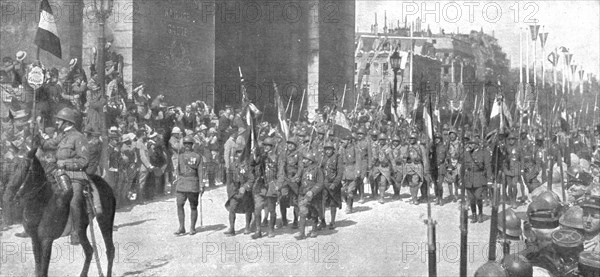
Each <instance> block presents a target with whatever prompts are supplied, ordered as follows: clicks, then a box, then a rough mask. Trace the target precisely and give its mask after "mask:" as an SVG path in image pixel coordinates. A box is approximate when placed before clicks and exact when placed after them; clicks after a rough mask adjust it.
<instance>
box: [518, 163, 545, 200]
mask: <svg viewBox="0 0 600 277" xmlns="http://www.w3.org/2000/svg"><path fill="white" fill-rule="evenodd" d="M523 160H524V164H523V167H522V168H523V173H522V176H523V180H524V182H525V185H526V186H527V189H528V191H529V193H531V192H533V191H534V190H535V189H536V188H538V187H539V186H541V185H542V183H541V182H540V180H539V175H540V172H541V170H542V168H541V166H540V165H539V164H537V163H535V161H534V158H533V157H531V156H526V157H524V158H523Z"/></svg>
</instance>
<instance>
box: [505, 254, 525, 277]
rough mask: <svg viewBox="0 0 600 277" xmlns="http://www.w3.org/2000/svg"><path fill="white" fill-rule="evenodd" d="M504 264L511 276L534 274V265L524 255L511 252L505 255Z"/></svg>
mask: <svg viewBox="0 0 600 277" xmlns="http://www.w3.org/2000/svg"><path fill="white" fill-rule="evenodd" d="M502 266H503V267H504V269H506V271H507V272H508V275H509V276H533V267H532V266H531V263H530V262H529V260H527V258H525V257H524V256H523V255H519V254H511V255H508V256H506V257H504V259H502Z"/></svg>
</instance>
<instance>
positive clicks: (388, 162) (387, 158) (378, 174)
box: [371, 133, 392, 204]
mask: <svg viewBox="0 0 600 277" xmlns="http://www.w3.org/2000/svg"><path fill="white" fill-rule="evenodd" d="M378 140H379V145H377V146H376V148H374V149H373V157H374V163H373V170H372V171H371V174H372V175H373V182H375V183H376V184H378V186H379V203H380V204H383V202H384V201H383V198H384V197H385V191H386V190H387V188H388V185H389V184H390V182H391V181H392V168H391V167H392V157H391V153H392V150H391V148H390V147H389V146H388V145H387V144H386V143H387V136H386V135H385V134H384V133H381V134H379V136H378Z"/></svg>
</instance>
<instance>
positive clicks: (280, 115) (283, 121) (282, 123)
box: [273, 82, 291, 140]
mask: <svg viewBox="0 0 600 277" xmlns="http://www.w3.org/2000/svg"><path fill="white" fill-rule="evenodd" d="M273 87H274V88H275V103H276V104H277V119H278V120H279V127H280V128H281V133H282V134H283V137H284V138H285V139H286V140H287V139H288V137H289V134H290V128H289V126H288V123H287V116H286V114H285V108H284V107H283V101H282V100H281V95H279V90H278V89H277V84H275V82H273ZM290 99H291V97H290Z"/></svg>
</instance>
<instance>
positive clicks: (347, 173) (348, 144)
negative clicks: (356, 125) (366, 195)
mask: <svg viewBox="0 0 600 277" xmlns="http://www.w3.org/2000/svg"><path fill="white" fill-rule="evenodd" d="M360 150H361V149H360V146H359V145H358V144H353V143H352V135H350V134H348V135H345V136H343V137H342V141H341V145H340V150H339V151H340V154H339V155H340V157H341V160H342V164H343V167H344V173H343V176H342V194H343V196H344V197H345V198H346V214H350V213H352V206H353V204H354V197H355V194H356V190H357V189H356V187H357V185H358V184H359V179H360V178H361V175H360V172H361V169H360V167H361V166H362V165H361V164H360V162H359V159H360V158H359V157H358V156H359V155H360ZM358 191H359V193H360V191H361V190H360V188H359V189H358Z"/></svg>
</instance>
